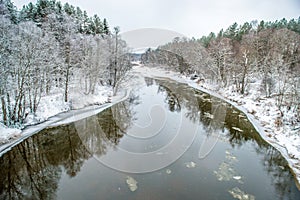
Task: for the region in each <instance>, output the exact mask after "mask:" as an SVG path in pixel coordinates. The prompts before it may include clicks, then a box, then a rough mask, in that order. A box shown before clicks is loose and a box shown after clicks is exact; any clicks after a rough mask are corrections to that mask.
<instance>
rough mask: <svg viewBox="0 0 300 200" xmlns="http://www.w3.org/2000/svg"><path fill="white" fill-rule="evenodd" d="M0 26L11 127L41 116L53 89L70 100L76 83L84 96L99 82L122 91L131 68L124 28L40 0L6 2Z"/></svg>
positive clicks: (2, 93) (1, 91) (4, 109)
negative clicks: (44, 101) (39, 111)
mask: <svg viewBox="0 0 300 200" xmlns="http://www.w3.org/2000/svg"><path fill="white" fill-rule="evenodd" d="M0 29H1V31H0V98H1V112H0V115H1V116H2V120H1V122H2V123H3V124H4V125H7V126H17V125H21V124H22V123H24V120H25V119H26V116H27V115H28V114H29V113H32V114H34V115H35V113H36V111H37V108H38V106H39V102H40V100H41V97H42V96H44V95H48V94H50V93H51V91H54V90H55V91H58V90H59V91H61V92H62V93H63V94H64V101H65V102H66V103H68V102H69V89H70V85H72V87H73V88H74V87H75V88H76V87H78V91H80V92H81V93H83V94H92V93H94V92H95V90H96V88H97V86H98V85H108V86H111V87H112V89H113V91H114V92H116V91H117V88H118V86H119V84H120V82H121V81H122V80H123V79H124V77H125V74H126V73H127V72H128V71H129V69H130V67H131V66H130V59H129V54H128V49H127V46H126V43H125V42H124V41H123V40H121V38H120V35H119V32H120V30H119V28H118V27H114V28H113V30H110V28H109V25H108V22H107V20H106V19H105V18H104V19H103V20H101V19H100V17H98V16H97V15H94V16H93V17H89V16H88V15H87V12H86V11H82V10H81V9H80V8H79V7H77V8H75V7H74V6H72V5H69V4H68V3H66V4H64V5H63V4H62V3H61V2H59V1H56V0H38V1H37V2H36V4H35V5H34V4H33V3H29V4H28V5H27V6H24V7H23V8H22V9H21V10H17V8H16V7H15V6H14V5H13V3H12V2H11V0H0Z"/></svg>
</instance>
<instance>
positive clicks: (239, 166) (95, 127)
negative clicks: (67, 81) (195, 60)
mask: <svg viewBox="0 0 300 200" xmlns="http://www.w3.org/2000/svg"><path fill="white" fill-rule="evenodd" d="M131 190H132V191H131ZM0 199H262V200H267V199H270V200H273V199H295V200H297V199H300V192H299V190H298V189H297V187H296V185H295V180H294V178H293V176H292V174H291V172H290V170H289V168H288V165H287V162H286V161H285V160H284V158H283V157H282V156H281V155H280V153H279V152H278V151H277V150H275V149H274V148H273V147H271V146H270V145H268V144H267V143H266V142H264V141H263V140H262V139H261V137H260V136H259V135H258V133H257V132H256V131H255V129H254V128H253V126H252V125H251V124H250V122H249V121H248V120H247V118H246V117H245V116H244V115H243V114H242V113H240V112H239V111H238V110H236V109H235V108H233V107H232V106H231V105H229V104H226V103H224V102H222V101H221V100H219V99H217V98H214V97H212V96H210V95H208V94H206V93H202V92H199V91H196V90H194V89H192V88H190V87H189V86H187V85H185V84H180V83H177V82H173V81H167V80H153V79H150V78H145V84H144V85H141V86H140V87H138V89H136V90H134V91H133V92H132V94H131V96H130V98H129V99H128V100H126V101H124V102H121V103H118V104H116V105H114V106H113V107H111V108H108V109H106V110H104V111H103V112H101V113H99V114H98V115H94V116H92V117H89V118H86V119H83V120H80V121H77V122H74V123H71V124H68V125H64V126H59V127H55V128H49V129H46V130H43V131H41V132H40V133H38V134H36V135H34V136H32V137H30V138H28V139H27V140H25V141H24V142H22V143H20V144H19V145H17V146H16V147H14V148H12V150H11V151H9V152H8V153H6V154H4V155H3V156H2V157H0Z"/></svg>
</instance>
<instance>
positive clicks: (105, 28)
mask: <svg viewBox="0 0 300 200" xmlns="http://www.w3.org/2000/svg"><path fill="white" fill-rule="evenodd" d="M103 33H104V34H105V35H109V34H110V30H109V26H108V22H107V20H106V18H104V19H103Z"/></svg>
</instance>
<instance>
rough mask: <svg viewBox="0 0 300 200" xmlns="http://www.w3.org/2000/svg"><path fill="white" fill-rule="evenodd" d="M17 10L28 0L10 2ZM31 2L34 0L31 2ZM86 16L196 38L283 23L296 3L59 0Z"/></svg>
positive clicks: (299, 6) (295, 11)
mask: <svg viewBox="0 0 300 200" xmlns="http://www.w3.org/2000/svg"><path fill="white" fill-rule="evenodd" d="M12 1H13V2H14V4H15V5H16V6H17V7H18V8H21V7H22V6H23V5H24V4H28V2H30V0H12ZM32 2H33V3H35V2H36V1H35V0H32ZM61 2H63V3H65V2H69V3H70V4H72V5H74V6H75V7H76V6H79V7H80V8H81V9H82V10H86V11H87V12H88V14H89V15H90V16H92V15H93V14H97V15H98V16H99V17H100V18H104V17H105V18H107V20H108V22H109V25H110V27H111V28H112V27H114V26H120V28H121V32H128V31H132V30H136V29H143V28H156V29H167V30H172V31H175V32H178V33H181V34H183V35H185V36H187V37H195V38H200V37H201V36H203V35H208V34H209V33H210V32H215V33H217V32H218V31H219V30H221V28H224V29H226V28H227V27H228V26H229V25H231V24H233V23H234V22H237V23H238V24H243V23H244V22H251V21H252V20H258V21H260V20H265V21H275V20H277V19H281V18H283V17H285V18H286V19H287V20H289V19H291V18H296V19H298V17H299V16H300V0H181V1H180V0H61Z"/></svg>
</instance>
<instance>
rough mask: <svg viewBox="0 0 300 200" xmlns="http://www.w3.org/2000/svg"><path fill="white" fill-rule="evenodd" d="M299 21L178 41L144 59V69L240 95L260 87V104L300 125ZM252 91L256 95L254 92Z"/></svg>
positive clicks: (237, 27)
mask: <svg viewBox="0 0 300 200" xmlns="http://www.w3.org/2000/svg"><path fill="white" fill-rule="evenodd" d="M299 34H300V17H299V18H298V19H297V20H295V19H291V20H290V21H287V20H286V19H282V20H279V21H275V22H265V21H261V22H257V21H252V22H246V23H244V24H243V25H238V24H237V23H234V24H232V25H231V26H229V27H228V28H227V29H226V30H223V29H222V30H220V32H219V33H217V34H215V33H210V34H209V35H208V36H203V37H202V38H200V39H195V38H192V39H187V38H175V39H174V40H173V41H172V42H170V43H168V44H165V45H162V46H160V47H158V48H157V49H155V50H152V49H148V50H147V51H146V53H144V54H143V55H142V62H143V63H144V64H146V65H155V66H157V65H161V66H168V69H170V70H175V71H178V72H180V73H182V74H196V76H198V77H199V78H198V79H199V82H206V83H209V84H210V85H214V86H215V87H216V89H217V90H221V89H226V90H231V91H232V92H236V93H237V94H240V95H249V94H251V93H252V92H253V88H252V86H253V85H254V84H260V89H259V90H260V94H261V95H260V96H259V97H257V101H259V99H265V98H275V99H276V105H277V107H278V109H279V110H280V112H281V115H282V117H283V115H284V113H286V112H292V113H293V115H292V116H291V115H290V116H288V117H287V116H286V118H288V119H287V120H288V121H289V123H291V124H297V123H299V122H300V35H299ZM251 89H252V91H251Z"/></svg>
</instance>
